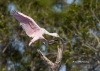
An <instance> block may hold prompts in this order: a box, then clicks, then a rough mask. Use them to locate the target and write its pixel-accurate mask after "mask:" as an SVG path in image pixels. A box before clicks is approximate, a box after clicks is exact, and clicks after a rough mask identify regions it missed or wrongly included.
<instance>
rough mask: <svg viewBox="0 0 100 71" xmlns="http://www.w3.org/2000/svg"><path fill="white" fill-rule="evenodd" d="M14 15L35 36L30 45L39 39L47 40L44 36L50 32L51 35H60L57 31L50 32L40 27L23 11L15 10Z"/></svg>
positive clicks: (27, 31)
mask: <svg viewBox="0 0 100 71" xmlns="http://www.w3.org/2000/svg"><path fill="white" fill-rule="evenodd" d="M13 16H14V17H15V18H16V19H17V20H18V21H19V22H20V25H21V26H22V28H23V29H24V31H25V32H26V34H27V35H28V36H29V37H32V38H33V39H32V40H31V41H30V43H29V46H30V45H31V44H32V43H34V42H35V41H37V40H38V39H43V40H46V39H45V38H44V37H43V34H48V35H51V36H55V37H59V35H58V34H56V33H49V32H48V31H46V30H45V29H43V28H40V27H39V26H38V25H37V24H36V22H35V21H34V20H33V19H32V18H31V17H29V16H26V15H25V14H23V13H21V12H18V11H14V12H13Z"/></svg>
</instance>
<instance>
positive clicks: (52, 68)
mask: <svg viewBox="0 0 100 71" xmlns="http://www.w3.org/2000/svg"><path fill="white" fill-rule="evenodd" d="M37 51H38V53H39V54H40V56H41V58H42V59H43V60H44V61H45V62H46V64H47V65H48V68H49V71H59V69H60V66H61V60H62V52H63V44H62V42H61V41H60V45H59V48H58V53H57V58H56V61H55V63H53V62H52V61H51V60H49V59H48V58H47V57H46V56H45V55H43V53H42V52H41V51H40V50H37Z"/></svg>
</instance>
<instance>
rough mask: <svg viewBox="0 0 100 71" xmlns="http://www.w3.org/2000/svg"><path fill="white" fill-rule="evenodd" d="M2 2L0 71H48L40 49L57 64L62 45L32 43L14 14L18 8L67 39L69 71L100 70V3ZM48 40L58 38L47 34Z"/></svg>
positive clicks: (65, 60) (54, 0)
mask: <svg viewBox="0 0 100 71" xmlns="http://www.w3.org/2000/svg"><path fill="white" fill-rule="evenodd" d="M67 1H68V0H0V71H48V69H47V65H46V63H45V62H44V61H43V60H42V59H41V58H40V55H39V54H38V52H37V49H41V51H42V52H43V53H44V54H45V55H46V56H47V57H48V58H49V59H50V60H51V61H55V58H56V54H57V48H58V44H59V42H56V43H54V44H52V45H50V44H49V45H47V46H46V48H45V45H44V44H43V43H42V41H41V40H40V41H37V42H36V43H35V44H32V46H30V47H29V46H28V43H29V41H30V40H31V39H30V38H29V37H28V36H27V35H26V33H25V32H24V31H23V29H22V28H21V26H20V25H19V22H18V21H17V20H16V19H15V18H14V17H13V16H12V15H11V11H12V10H13V9H16V10H18V11H21V12H22V13H24V14H26V15H28V16H30V17H32V18H33V19H34V20H35V21H36V22H37V24H38V25H39V26H41V27H43V28H45V29H46V30H48V31H49V32H57V33H58V34H59V35H60V37H61V38H62V39H63V40H64V45H65V46H64V47H65V50H64V52H63V58H62V65H65V66H66V69H67V71H82V70H83V71H85V70H90V71H93V70H97V71H98V70H99V69H100V65H99V64H100V42H99V37H100V10H99V9H100V0H72V1H73V2H71V3H70V4H69V3H68V2H67ZM44 36H45V37H46V39H47V40H48V41H49V40H56V39H57V38H55V37H50V36H48V35H44Z"/></svg>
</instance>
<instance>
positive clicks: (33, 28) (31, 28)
mask: <svg viewBox="0 0 100 71" xmlns="http://www.w3.org/2000/svg"><path fill="white" fill-rule="evenodd" d="M12 15H13V16H14V17H15V18H16V19H17V20H18V21H19V22H20V25H21V26H22V28H23V29H24V30H25V32H26V34H27V35H28V36H29V37H32V36H33V35H34V34H35V33H36V32H38V31H40V27H39V26H38V25H37V24H36V22H35V21H34V20H33V19H32V18H31V17H29V16H27V15H25V14H23V13H21V12H18V11H14V12H13V14H12Z"/></svg>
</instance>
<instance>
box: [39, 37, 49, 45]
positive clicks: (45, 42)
mask: <svg viewBox="0 0 100 71" xmlns="http://www.w3.org/2000/svg"><path fill="white" fill-rule="evenodd" d="M40 39H41V40H42V41H43V44H44V45H46V46H47V45H48V41H47V40H46V39H45V38H44V37H43V36H42V37H41V38H40Z"/></svg>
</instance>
